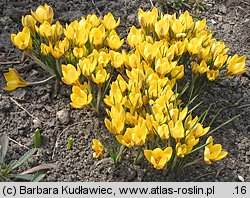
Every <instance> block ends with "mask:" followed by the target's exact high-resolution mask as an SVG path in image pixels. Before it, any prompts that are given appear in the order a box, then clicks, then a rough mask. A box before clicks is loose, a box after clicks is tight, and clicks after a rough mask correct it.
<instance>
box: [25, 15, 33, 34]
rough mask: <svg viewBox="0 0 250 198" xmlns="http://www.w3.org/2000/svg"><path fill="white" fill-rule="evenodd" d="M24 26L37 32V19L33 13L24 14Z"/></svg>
mask: <svg viewBox="0 0 250 198" xmlns="http://www.w3.org/2000/svg"><path fill="white" fill-rule="evenodd" d="M22 24H23V27H28V28H29V29H30V30H31V31H32V32H35V25H36V20H35V19H34V17H33V16H31V15H26V16H22Z"/></svg>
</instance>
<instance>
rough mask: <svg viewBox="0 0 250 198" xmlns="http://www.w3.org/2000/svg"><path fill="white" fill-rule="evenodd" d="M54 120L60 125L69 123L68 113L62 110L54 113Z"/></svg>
mask: <svg viewBox="0 0 250 198" xmlns="http://www.w3.org/2000/svg"><path fill="white" fill-rule="evenodd" d="M56 118H57V119H58V120H59V122H60V123H61V124H68V123H69V112H68V111H67V110H66V109H62V110H61V111H58V112H57V113H56Z"/></svg>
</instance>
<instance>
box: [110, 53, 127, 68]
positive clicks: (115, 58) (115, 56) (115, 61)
mask: <svg viewBox="0 0 250 198" xmlns="http://www.w3.org/2000/svg"><path fill="white" fill-rule="evenodd" d="M109 54H110V58H111V65H112V66H113V67H114V68H116V69H118V68H122V66H123V64H124V54H125V51H122V54H121V53H119V52H115V51H113V50H111V51H110V52H109Z"/></svg>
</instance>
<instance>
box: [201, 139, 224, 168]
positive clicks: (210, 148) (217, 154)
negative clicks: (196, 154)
mask: <svg viewBox="0 0 250 198" xmlns="http://www.w3.org/2000/svg"><path fill="white" fill-rule="evenodd" d="M208 143H209V144H208ZM206 144H208V145H207V146H205V150H204V161H205V162H206V163H207V164H211V163H212V162H213V161H218V160H221V159H223V158H224V157H226V156H227V155H228V152H226V151H222V146H221V144H215V145H214V144H213V137H212V136H210V137H208V139H207V141H206Z"/></svg>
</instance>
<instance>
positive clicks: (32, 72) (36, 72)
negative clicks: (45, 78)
mask: <svg viewBox="0 0 250 198" xmlns="http://www.w3.org/2000/svg"><path fill="white" fill-rule="evenodd" d="M37 74H39V72H38V71H37V70H35V69H32V70H31V72H30V76H35V75H37Z"/></svg>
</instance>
